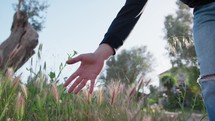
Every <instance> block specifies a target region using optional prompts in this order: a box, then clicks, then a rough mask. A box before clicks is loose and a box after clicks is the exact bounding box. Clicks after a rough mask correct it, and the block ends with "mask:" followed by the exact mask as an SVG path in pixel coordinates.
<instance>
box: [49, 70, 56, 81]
mask: <svg viewBox="0 0 215 121" xmlns="http://www.w3.org/2000/svg"><path fill="white" fill-rule="evenodd" d="M55 76H56V75H55V72H50V73H49V77H50V78H51V79H52V80H53V79H54V78H55Z"/></svg>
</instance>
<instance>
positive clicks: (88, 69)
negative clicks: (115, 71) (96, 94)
mask: <svg viewBox="0 0 215 121" xmlns="http://www.w3.org/2000/svg"><path fill="white" fill-rule="evenodd" d="M79 61H80V62H81V65H80V66H79V68H78V69H77V70H76V71H75V72H74V73H73V74H72V75H71V76H70V77H69V79H68V80H67V81H66V83H65V84H64V87H66V86H68V85H69V84H70V83H71V82H72V81H73V80H75V82H74V83H73V84H72V86H71V87H70V88H69V90H68V92H69V93H71V92H73V91H74V93H75V94H77V93H78V92H79V91H80V90H81V89H82V88H83V87H84V86H85V85H86V83H87V81H89V80H90V81H91V85H90V91H89V92H90V93H92V92H93V88H94V84H95V81H96V78H97V76H98V75H99V73H100V72H101V70H102V68H103V65H104V61H105V60H104V59H103V58H102V57H100V56H98V55H96V54H95V53H87V54H82V55H79V56H77V57H75V58H73V59H71V60H68V61H67V64H74V63H77V62H79Z"/></svg>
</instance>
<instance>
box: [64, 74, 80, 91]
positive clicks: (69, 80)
mask: <svg viewBox="0 0 215 121" xmlns="http://www.w3.org/2000/svg"><path fill="white" fill-rule="evenodd" d="M77 76H79V73H78V71H77V72H75V73H74V74H72V75H71V76H70V77H69V79H68V80H67V81H66V82H65V84H64V87H67V86H68V85H69V84H70V83H71V82H72V80H74V79H75V78H76V77H77Z"/></svg>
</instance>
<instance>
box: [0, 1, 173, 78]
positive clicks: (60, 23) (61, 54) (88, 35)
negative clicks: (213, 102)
mask: <svg viewBox="0 0 215 121" xmlns="http://www.w3.org/2000/svg"><path fill="white" fill-rule="evenodd" d="M17 1H18V0H1V2H0V6H1V7H0V18H1V21H0V27H1V30H0V42H2V41H4V40H5V39H6V38H7V37H8V36H9V34H10V27H11V23H12V16H13V14H14V11H13V8H12V3H14V2H17ZM175 2H176V0H149V1H148V3H147V6H146V7H145V10H144V12H143V15H142V16H141V18H140V20H139V21H138V23H137V25H136V26H135V28H134V29H133V31H132V33H131V34H130V36H129V37H128V38H127V40H126V41H125V43H124V45H123V46H122V47H121V48H120V49H119V50H118V51H120V50H121V49H127V48H131V47H134V46H140V45H145V46H147V47H148V51H150V52H151V53H152V54H153V55H154V57H155V59H156V61H155V66H154V67H153V68H154V70H155V71H154V73H153V75H152V76H153V77H155V76H157V74H159V73H161V72H163V71H166V70H167V69H169V68H170V63H169V60H168V57H167V55H165V49H164V48H165V45H166V43H165V42H166V41H165V40H164V39H163V37H164V32H163V28H164V19H165V16H167V15H169V14H174V12H175V9H176V5H175ZM124 3H125V0H49V4H50V7H49V8H48V11H47V17H46V21H45V28H44V29H43V30H42V32H40V33H39V42H40V43H42V44H43V55H42V62H41V63H43V62H44V61H46V62H47V72H49V71H56V72H58V66H59V65H60V63H61V62H63V63H64V62H65V61H66V59H67V53H71V52H72V51H73V50H75V51H77V52H78V54H81V53H86V52H93V51H94V50H95V49H96V48H97V47H98V45H99V43H100V42H101V40H102V39H103V37H104V34H105V33H106V31H107V29H108V27H109V25H110V24H111V22H112V20H113V19H114V17H115V16H116V14H117V13H118V11H119V10H120V8H121V7H122V6H123V4H124ZM34 56H36V55H34ZM29 65H30V64H29V63H26V64H25V66H24V67H23V68H22V69H20V71H18V73H21V72H23V73H28V72H27V70H26V67H29ZM78 65H79V64H76V65H73V66H72V65H69V66H67V67H66V69H65V70H63V74H62V75H63V76H64V77H66V76H67V77H68V76H70V75H71V74H72V73H73V72H74V71H75V70H76V69H77V67H78Z"/></svg>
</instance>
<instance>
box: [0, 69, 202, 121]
mask: <svg viewBox="0 0 215 121" xmlns="http://www.w3.org/2000/svg"><path fill="white" fill-rule="evenodd" d="M138 86H139V85H134V86H131V87H129V86H125V85H123V84H121V83H119V82H114V83H111V84H109V85H108V86H106V87H101V88H98V89H97V90H96V91H95V92H94V93H93V94H92V95H90V94H89V93H88V91H87V89H85V90H83V91H81V92H80V93H79V94H78V95H75V94H69V93H67V92H66V91H65V89H64V87H63V85H62V84H57V83H56V82H52V83H50V80H49V79H48V78H47V76H46V75H44V74H43V73H38V75H37V76H34V77H31V78H29V79H28V81H27V83H26V84H23V83H22V81H21V80H20V77H19V76H17V77H14V76H13V73H12V71H9V72H8V73H7V76H1V77H0V121H187V120H188V119H189V118H190V117H192V115H194V114H192V112H189V111H186V112H176V113H175V112H167V111H165V110H164V109H163V108H162V107H160V106H159V105H155V104H153V105H149V104H145V103H146V102H144V98H146V96H145V95H144V94H142V95H141V96H138V95H139V94H138V93H137V91H135V89H136V87H138ZM137 97H139V98H140V99H139V100H137ZM194 118H195V116H193V118H192V119H194ZM199 118H200V119H201V118H202V119H203V118H204V115H200V116H199Z"/></svg>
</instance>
